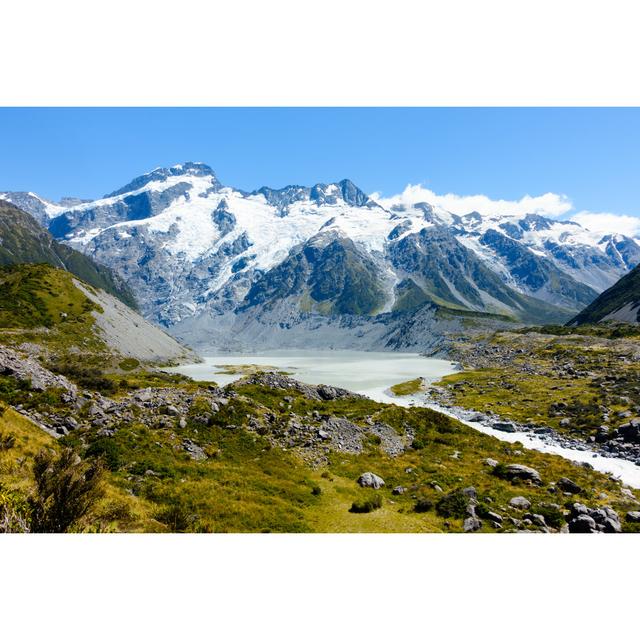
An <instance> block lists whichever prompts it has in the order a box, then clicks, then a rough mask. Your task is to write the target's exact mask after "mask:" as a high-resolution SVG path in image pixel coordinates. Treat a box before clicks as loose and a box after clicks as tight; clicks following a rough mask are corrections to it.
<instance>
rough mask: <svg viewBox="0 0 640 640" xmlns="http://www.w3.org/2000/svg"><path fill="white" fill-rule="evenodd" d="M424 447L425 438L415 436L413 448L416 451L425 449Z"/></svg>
mask: <svg viewBox="0 0 640 640" xmlns="http://www.w3.org/2000/svg"><path fill="white" fill-rule="evenodd" d="M424 447H425V443H424V440H421V439H420V438H415V440H414V441H413V442H412V443H411V448H412V449H415V450H416V451H420V449H424Z"/></svg>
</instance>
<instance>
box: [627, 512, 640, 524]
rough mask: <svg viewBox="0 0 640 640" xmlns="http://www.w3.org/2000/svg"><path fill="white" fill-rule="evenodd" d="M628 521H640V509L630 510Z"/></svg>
mask: <svg viewBox="0 0 640 640" xmlns="http://www.w3.org/2000/svg"><path fill="white" fill-rule="evenodd" d="M627 522H640V511H628V512H627Z"/></svg>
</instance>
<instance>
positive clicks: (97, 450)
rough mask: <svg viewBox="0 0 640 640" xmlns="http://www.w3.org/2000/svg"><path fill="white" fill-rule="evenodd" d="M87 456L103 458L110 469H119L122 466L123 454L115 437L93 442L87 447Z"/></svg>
mask: <svg viewBox="0 0 640 640" xmlns="http://www.w3.org/2000/svg"><path fill="white" fill-rule="evenodd" d="M87 456H89V457H91V458H102V460H103V461H104V464H105V466H106V467H107V469H109V471H117V470H118V469H119V468H120V467H121V466H122V454H121V452H120V448H119V447H118V445H117V444H116V443H115V442H114V440H113V438H100V439H99V440H96V441H95V442H92V443H91V444H90V445H89V448H88V449H87Z"/></svg>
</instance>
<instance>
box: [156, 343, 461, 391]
mask: <svg viewBox="0 0 640 640" xmlns="http://www.w3.org/2000/svg"><path fill="white" fill-rule="evenodd" d="M247 365H258V366H262V367H274V368H275V370H276V371H286V372H287V373H290V374H291V375H292V376H293V377H294V378H296V380H300V381H301V382H307V383H309V384H328V385H332V386H334V387H342V388H343V389H348V390H349V391H354V392H356V393H361V394H363V395H366V396H368V397H370V398H372V399H373V400H377V401H379V402H390V401H392V402H397V403H398V404H405V402H404V401H403V400H404V399H401V398H396V397H392V396H391V395H389V394H388V393H387V391H388V389H389V387H391V386H393V385H394V384H398V383H399V382H405V381H406V380H412V379H414V378H418V377H422V378H424V379H425V380H426V381H427V382H433V381H435V380H439V379H440V378H442V377H443V376H448V375H449V374H451V373H455V372H456V370H457V369H456V365H455V364H454V363H453V362H449V361H448V360H438V359H436V358H423V357H422V356H420V355H418V354H417V353H396V352H391V351H385V352H371V351H337V350H336V351H293V350H291V351H289V350H283V351H267V352H263V353H260V352H258V353H253V354H250V355H248V354H246V353H242V354H233V353H230V354H222V355H218V356H207V357H205V358H204V362H200V363H197V364H187V365H182V366H179V367H172V368H171V369H167V371H172V372H176V373H182V374H184V375H186V376H189V377H190V378H193V379H194V380H211V381H213V382H216V383H218V384H220V385H225V384H229V383H230V382H233V381H234V380H238V379H239V378H241V377H242V375H243V374H237V373H236V374H230V373H228V372H227V371H225V370H224V367H225V366H231V367H234V366H247Z"/></svg>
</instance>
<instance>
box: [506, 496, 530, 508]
mask: <svg viewBox="0 0 640 640" xmlns="http://www.w3.org/2000/svg"><path fill="white" fill-rule="evenodd" d="M509 505H510V506H511V507H513V508H514V509H522V510H523V511H524V510H525V509H528V508H529V507H530V506H531V503H530V502H529V501H528V500H527V499H526V498H525V497H524V496H515V498H511V500H509Z"/></svg>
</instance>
